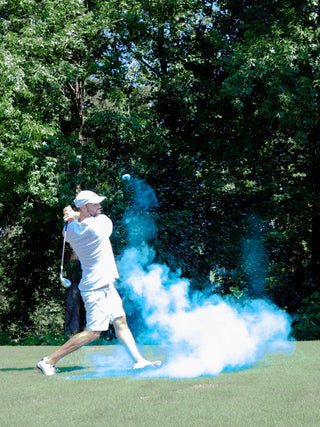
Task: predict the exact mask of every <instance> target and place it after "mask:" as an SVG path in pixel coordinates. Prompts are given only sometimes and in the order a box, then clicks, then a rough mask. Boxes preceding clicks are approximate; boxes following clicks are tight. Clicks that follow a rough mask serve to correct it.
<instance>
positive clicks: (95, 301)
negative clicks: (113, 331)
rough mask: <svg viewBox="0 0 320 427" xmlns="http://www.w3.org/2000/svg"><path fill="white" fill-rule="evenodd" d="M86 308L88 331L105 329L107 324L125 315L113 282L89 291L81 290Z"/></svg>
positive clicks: (107, 326)
mask: <svg viewBox="0 0 320 427" xmlns="http://www.w3.org/2000/svg"><path fill="white" fill-rule="evenodd" d="M81 297H82V299H83V302H84V306H85V309H86V322H87V324H86V328H87V330H88V331H97V332H100V331H107V330H108V329H109V324H110V323H112V322H113V320H114V319H117V318H118V317H122V316H125V312H124V309H123V306H122V300H121V298H120V295H119V294H118V291H117V290H116V288H115V287H114V285H113V284H111V285H108V286H106V287H105V288H101V289H97V290H94V291H89V292H81Z"/></svg>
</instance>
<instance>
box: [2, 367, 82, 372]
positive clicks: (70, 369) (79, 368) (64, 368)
mask: <svg viewBox="0 0 320 427" xmlns="http://www.w3.org/2000/svg"><path fill="white" fill-rule="evenodd" d="M36 369H37V368H36V367H35V366H33V367H28V368H0V372H22V371H33V370H36ZM83 369H88V368H87V367H83V366H68V367H62V368H60V367H59V368H57V372H58V373H68V372H74V371H80V370H83Z"/></svg>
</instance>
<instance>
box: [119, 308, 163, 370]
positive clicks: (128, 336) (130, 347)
mask: <svg viewBox="0 0 320 427" xmlns="http://www.w3.org/2000/svg"><path fill="white" fill-rule="evenodd" d="M113 326H114V329H115V332H116V334H117V337H118V339H119V341H120V342H121V343H122V344H123V345H124V346H125V347H126V349H127V351H128V353H129V354H130V356H131V357H132V359H133V360H134V362H135V366H134V367H135V368H144V367H146V366H160V365H161V362H160V361H159V360H157V361H156V362H150V361H149V360H147V359H145V358H144V357H143V356H141V354H140V352H139V350H138V347H137V345H136V342H135V339H134V338H133V335H132V333H131V331H130V329H129V326H128V324H127V319H126V317H125V316H122V317H118V318H117V319H115V320H114V321H113Z"/></svg>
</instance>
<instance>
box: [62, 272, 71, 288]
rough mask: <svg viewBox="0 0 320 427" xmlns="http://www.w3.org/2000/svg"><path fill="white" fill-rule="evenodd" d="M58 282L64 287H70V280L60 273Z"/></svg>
mask: <svg viewBox="0 0 320 427" xmlns="http://www.w3.org/2000/svg"><path fill="white" fill-rule="evenodd" d="M60 282H61V285H62V286H64V287H65V288H70V286H71V282H70V280H69V279H66V278H65V277H63V276H62V274H60Z"/></svg>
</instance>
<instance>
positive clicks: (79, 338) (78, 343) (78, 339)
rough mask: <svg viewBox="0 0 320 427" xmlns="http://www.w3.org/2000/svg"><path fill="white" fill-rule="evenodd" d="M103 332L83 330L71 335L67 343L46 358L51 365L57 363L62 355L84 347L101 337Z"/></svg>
mask: <svg viewBox="0 0 320 427" xmlns="http://www.w3.org/2000/svg"><path fill="white" fill-rule="evenodd" d="M100 333H101V332H95V331H83V332H79V333H78V334H76V335H74V336H73V337H71V338H70V339H69V340H68V341H67V342H66V343H64V344H63V345H62V346H61V347H59V348H58V350H56V351H55V352H53V353H52V354H50V355H49V356H47V357H46V358H45V360H46V362H47V363H50V365H55V364H56V363H57V362H58V361H59V360H60V359H61V358H62V357H64V356H66V355H67V354H70V353H72V352H74V351H75V350H77V349H78V348H80V347H82V346H83V345H85V344H88V343H90V342H92V341H94V340H96V339H98V338H99V336H100Z"/></svg>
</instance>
